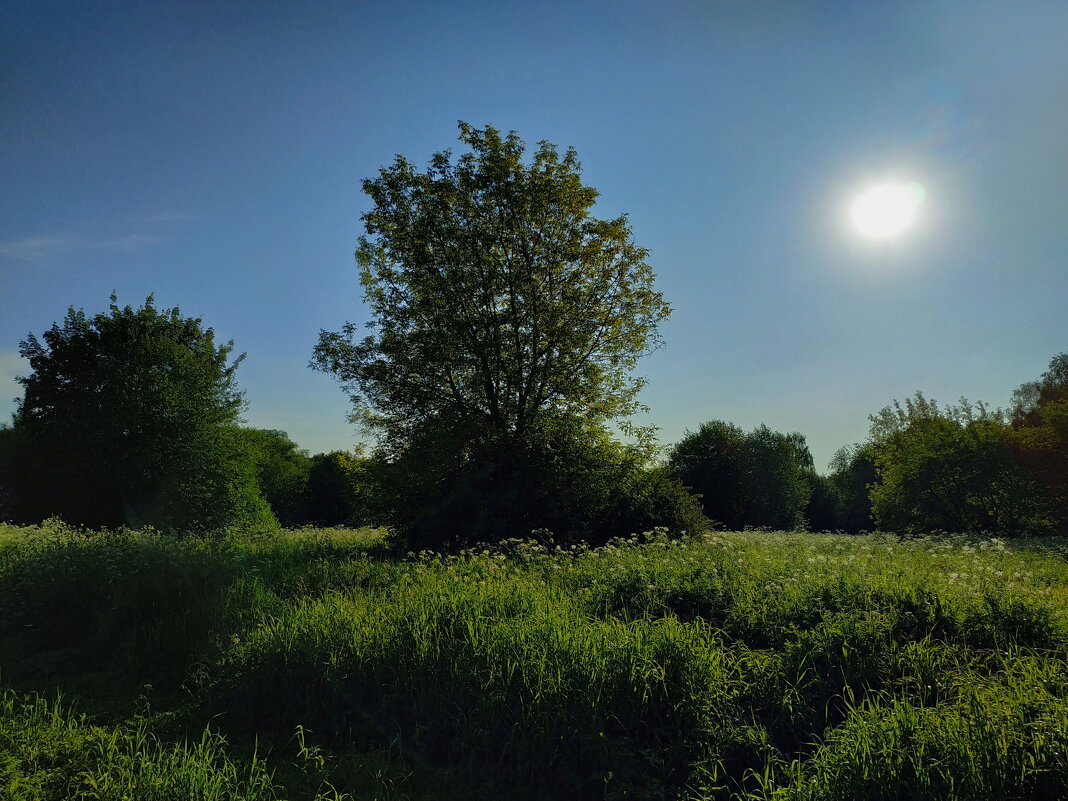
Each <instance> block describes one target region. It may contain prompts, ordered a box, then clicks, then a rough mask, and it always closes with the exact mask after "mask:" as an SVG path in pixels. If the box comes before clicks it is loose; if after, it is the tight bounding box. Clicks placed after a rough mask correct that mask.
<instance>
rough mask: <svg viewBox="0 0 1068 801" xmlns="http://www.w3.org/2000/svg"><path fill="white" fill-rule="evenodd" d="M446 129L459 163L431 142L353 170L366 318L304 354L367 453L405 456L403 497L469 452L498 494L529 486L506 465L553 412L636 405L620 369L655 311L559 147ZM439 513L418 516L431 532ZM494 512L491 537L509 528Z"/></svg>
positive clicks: (627, 252)
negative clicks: (379, 165)
mask: <svg viewBox="0 0 1068 801" xmlns="http://www.w3.org/2000/svg"><path fill="white" fill-rule="evenodd" d="M460 139H461V141H462V142H463V143H464V144H466V145H467V146H469V147H470V149H471V152H469V153H466V154H464V155H462V156H460V157H459V158H458V159H455V160H454V159H453V158H452V156H451V154H450V153H449V152H447V151H446V152H441V153H438V154H436V155H435V156H433V157H432V159H431V161H430V165H429V168H428V169H427V171H426V172H419V171H418V170H417V169H416V168H415V166H414V165H413V164H412V163H411V162H409V161H408V160H407V159H405V158H403V157H398V158H397V160H396V161H395V162H394V164H393V165H392V166H391V167H389V168H384V169H382V170H381V171H380V173H379V176H378V177H377V178H375V179H372V180H367V181H365V182H364V184H363V188H364V191H365V192H366V193H367V194H368V195H369V196H370V198H371V200H372V203H373V208H372V210H371V211H369V212H367V213H366V214H365V215H364V216H363V222H364V225H365V229H366V234H365V236H363V237H361V238H360V241H359V247H358V248H357V251H356V258H357V262H358V265H359V268H360V275H361V282H362V284H363V288H364V293H365V294H364V299H365V302H366V304H367V305H368V307H369V309H370V313H371V322H370V324H369V328H370V331H369V333H368V334H367V335H366V336H363V337H362V338H361V337H360V336H359V335H358V332H357V328H356V326H355V325H353V324H351V323H349V324H347V325H346V326H345V327H344V328H343V329H342V331H341V332H340V333H328V332H325V331H324V332H322V333H321V335H320V339H319V344H318V346H317V347H316V349H315V355H314V359H313V365H314V366H316V367H318V368H319V369H322V370H325V371H329V372H332V373H333V374H334V375H336V376H337V377H338V378H339V379H340V380H341V381H342V383H343V385H344V386H345V387H346V389H347V390H348V392H349V394H350V396H351V397H352V400H353V403H354V407H355V411H356V415H357V417H358V418H359V419H361V420H362V421H363V422H364V423H365V424H366V425H367V426H369V427H370V429H371V430H372V431H374V432H375V433H376V434H377V435H378V437H379V442H380V451H379V453H380V454H381V455H382V457H383V458H384V459H385V460H386V461H387V462H390V461H396V462H398V463H400V462H403V463H405V464H407V465H409V466H410V467H411V470H410V479H409V481H408V483H407V487H408V492H409V498H410V500H411V501H412V503H414V504H416V505H420V504H422V502H423V500H425V499H430V498H435V497H439V495H440V493H439V492H438V489H439V488H440V487H441V486H445V485H452V484H454V483H455V482H456V480H457V479H456V477H457V476H458V475H465V476H469V477H471V479H472V481H475V479H474V476H475V475H476V474H477V473H478V471H479V470H480V469H481V468H480V465H494V467H493V469H494V471H496V472H495V474H494V477H493V479H492V481H493V483H494V484H495V486H497V487H498V488H499V489H498V491H499V492H502V493H504V494H506V495H515V494H517V493H519V492H521V491H523V490H524V488H525V489H526V490H527V491H531V490H532V488H531V487H529V486H525V482H526V481H527V478H526V477H525V476H524V474H523V472H522V470H520V469H519V468H520V466H521V465H522V464H525V463H526V462H527V461H529V460H534V461H537V460H538V459H539V458H540V457H537V456H536V454H537V453H538V452H539V449H543V448H546V447H550V443H548V442H545V441H542V440H540V439H539V437H541V436H543V435H544V434H545V432H546V431H549V430H551V429H552V427H553V425H555V424H556V422H558V421H560V420H562V419H564V418H566V417H573V418H575V419H576V420H581V421H584V422H583V423H582V424H581V425H580V426H579V428H581V429H582V430H584V431H591V430H593V428H596V427H597V426H598V425H600V424H602V423H604V422H606V421H608V420H612V419H618V418H622V417H626V416H627V415H629V414H630V413H631V412H633V411H635V410H636V409H638V408H639V404H638V401H637V394H638V392H639V390H640V389H641V386H642V380H641V379H638V378H634V377H632V376H631V375H630V371H631V370H632V369H633V368H634V367H635V365H636V363H637V361H638V359H639V357H640V356H642V355H643V354H645V353H647V352H648V351H649V350H651V349H653V348H655V347H656V346H657V345H658V344H659V342H660V339H659V336H658V333H657V327H658V324H659V323H660V322H661V321H662V320H663V319H664V318H666V317H667V315H668V313H669V311H670V308H669V306H668V305H667V304H666V303H665V302H664V299H663V297H662V295H661V294H660V293H659V292H656V291H655V290H654V288H653V278H654V276H653V272H652V270H651V269H650V268H649V265H648V264H646V262H645V258H646V255H647V253H646V250H645V249H644V248H641V247H639V246H638V245H636V244H635V243H634V242H633V240H632V238H631V230H630V226H629V224H628V222H627V219H626V217H618V218H616V219H612V220H601V219H597V218H595V217H593V216H592V214H591V209H592V207H593V205H594V202H595V199H596V197H597V191H596V190H594V189H592V188H591V187H588V186H584V185H583V183H582V181H581V177H580V167H579V161H578V157H577V155H576V154H575V152H574V151H573V150H568V151H566V152H565V153H564V154H563V156H561V155H560V154H559V153H558V152H557V149H556V148H555V147H554V146H553V145H551V144H549V143H547V142H541V143H539V146H538V149H537V150H536V152H535V153H534V154H533V158H532V160H531V161H530V163H527V162H525V161H524V154H525V145H524V143H523V141H522V140H521V139H520V138H519V137H518V136H517V135H516V134H515V133H510V134H508V135H506V136H505V135H502V134H501V133H500V132H499V131H497V130H496V129H494V128H492V127H487V128H486V129H485V130H477V129H475V128H473V127H471V126H470V125H467V124H465V123H461V124H460ZM550 421H555V422H552V424H550ZM587 424H588V425H587ZM591 427H592V428H591ZM637 433H639V434H640V433H641V432H640V431H637ZM442 448H445V449H447V450H446V451H443V450H442ZM415 454H420V456H419V457H418V459H417V458H416V456H415ZM417 461H418V465H415V464H413V463H414V462H417ZM416 467H418V469H415V468H416ZM475 483H476V484H477V483H478V482H477V481H475ZM392 486H394V487H398V488H399V487H400V486H401V485H399V484H396V483H394V484H393V485H392ZM535 486H537V487H542V488H543V489H540V490H539V491H544V492H547V493H549V496H551V495H552V494H553V493H555V492H557V491H562V490H566V489H567V488H565V487H561V486H553V487H550V488H544V487H543V485H542V484H540V483H539V484H536V485H535ZM441 497H444V496H441ZM454 500H455V496H454ZM552 502H553V499H552V498H551V497H548V496H547V497H544V498H542V499H540V500H535V499H533V498H532V499H530V500H529V503H530V505H531V507H532V508H538V507H546V508H547V507H548V506H551V505H552ZM443 503H445V501H443ZM450 503H451V502H450ZM398 504H400V505H401V506H403V503H402V502H401V501H399V500H398V501H397V503H394V504H393V506H394V508H398ZM457 508H461V507H457ZM478 513H479V514H483V513H485V514H489V513H490V512H489V510H488V508H481V507H480V509H479V510H478ZM445 517H449V516H448V515H445V516H444V517H443V516H440V515H439V516H435V515H431V516H430V518H433V519H438V520H439V523H438V524H436V525H437V526H438V527H439V529H440V527H441V525H442V524H441V522H440V521H441V520H442V519H444V518H445ZM508 520H514V517H511V516H510V517H509V518H508ZM396 522H397V525H402V526H403V525H414V523H413V521H412V518H410V517H409V518H408V520H407V523H405V522H403V521H401V520H400V519H399V518H398V519H397V521H396ZM528 522H533V521H528ZM505 524H506V521H501V525H500V526H499V527H498V529H499V532H498V533H499V535H500V536H511V535H514V534H523V533H525V532H524V531H522V530H505ZM458 525H460V528H458V529H456V530H455V531H453V532H452V533H451V534H445V533H444V532H443V530H442V532H443V533H442V536H444V537H450V536H452V535H453V534H456V535H460V534H462V532H463V527H462V524H458ZM535 525H537V523H535Z"/></svg>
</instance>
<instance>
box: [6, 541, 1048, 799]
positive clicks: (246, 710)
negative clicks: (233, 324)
mask: <svg viewBox="0 0 1068 801" xmlns="http://www.w3.org/2000/svg"><path fill="white" fill-rule="evenodd" d="M5 536H6V538H5ZM1066 554H1068V547H1066V543H1065V542H1063V541H1058V540H1047V541H1045V542H1041V543H1021V542H1012V543H1008V542H1002V541H999V540H996V539H995V540H989V539H986V540H983V539H974V538H972V539H970V538H963V537H943V538H932V539H920V540H902V539H898V538H895V537H888V536H879V537H841V536H833V535H812V534H799V533H781V532H778V533H776V532H743V533H723V532H717V533H710V534H705V535H702V536H698V537H692V538H689V539H686V540H683V541H672V540H669V539H667V537H666V536H664V535H662V534H658V533H656V532H653V533H650V534H648V535H644V536H642V537H633V538H630V539H628V540H618V541H615V542H613V543H610V544H609V545H608V546H606V547H603V548H599V549H587V548H583V547H581V546H571V547H569V548H566V549H564V548H554V547H552V546H549V545H544V544H537V543H533V542H525V541H520V540H512V541H506V542H504V543H502V544H501V545H500V546H497V547H494V548H485V549H471V550H468V551H465V552H462V553H460V554H456V555H451V556H445V555H440V554H433V553H423V554H409V555H407V556H406V557H400V556H394V555H391V553H390V552H389V551H388V550H386V549H385V548H383V547H382V543H381V541H380V540H379V539H376V535H374V534H372V533H368V532H360V533H345V532H331V533H321V532H312V531H305V532H292V533H287V534H282V535H277V536H265V537H260V538H249V537H243V538H242V537H222V538H219V539H216V540H212V541H209V540H181V541H174V540H167V539H164V538H162V537H160V536H158V535H155V534H153V533H151V532H148V533H146V532H140V533H138V532H111V533H102V534H91V533H85V532H72V531H70V530H68V529H64V528H62V527H60V528H58V529H57V528H56V527H54V526H53V527H51V528H49V527H46V529H45V530H35V531H29V532H26V531H23V532H19V533H12V532H11V531H8V532H7V534H6V535H5V532H4V531H0V613H2V617H0V670H2V671H3V674H2V675H3V676H7V677H9V678H10V679H12V680H14V681H15V682H16V684H18V685H19V686H21V687H22V688H23V689H26V688H27V687H29V686H31V685H33V684H34V682H36V683H37V684H38V685H39V686H41V687H42V688H45V687H46V685H47V687H52V686H56V687H65V686H78V687H79V688H80V689H81V690H82V692H83V695H84V696H86V700H88V701H92V700H93V696H94V693H95V694H96V695H97V696H102V695H103V694H104V693H103V691H102V690H100V688H101V687H103V686H104V684H105V683H106V684H107V685H108V686H110V687H114V686H126V687H128V688H129V695H130V697H133V696H135V695H136V694H137V691H138V688H141V687H143V685H144V683H146V682H148V683H152V684H154V686H156V687H170V694H169V695H167V694H166V693H165V692H161V693H160V695H159V697H158V699H157V701H156V703H158V704H162V705H163V706H164V707H167V708H172V709H175V710H177V709H179V708H180V709H181V718H182V720H183V721H185V723H184V724H183V725H184V726H185V729H184V730H185V731H187V732H191V733H193V734H196V733H197V732H200V731H203V725H204V723H206V722H207V721H209V720H210V721H212V725H213V726H214V727H216V728H217V729H218V730H219V731H224V732H225V733H226V736H227V738H228V739H229V740H230V741H231V742H232V743H234V744H236V745H237V746H239V750H240V752H241V759H242V760H244V762H242V763H241V764H245V765H246V767H247V766H248V765H251V764H253V763H252V762H251V761H250V760H251V759H252V756H251V755H252V754H253V753H256V752H254V751H253V747H252V744H253V743H256V742H259V743H261V744H262V745H263V748H264V750H263V752H262V754H263V756H257V757H256V759H267V761H268V764H269V765H271V766H272V768H273V769H275V770H276V774H275V778H274V779H273V780H272V781H273V782H275V783H276V785H277V787H284V788H286V789H285V791H284V793H283V795H282V796H281V797H294V798H296V797H300V798H313V797H315V795H316V794H318V793H325V792H333V791H336V792H337V793H338V794H341V793H344V792H353V793H362V794H363V795H364V796H366V797H382V798H386V797H389V798H417V797H447V796H449V795H450V794H452V795H454V796H455V797H479V796H485V795H489V794H499V795H503V796H505V797H508V798H516V799H523V798H544V797H564V798H575V799H583V798H590V799H593V798H597V799H604V798H609V799H615V798H636V799H657V798H664V799H668V798H671V799H674V798H687V799H728V798H752V799H778V800H781V799H857V798H885V799H892V798H916V799H920V798H924V799H927V798H930V799H935V798H944V799H961V800H962V801H963V800H964V799H1014V798H1015V799H1025V798H1050V799H1054V798H1061V797H1066V796H1068V761H1066V760H1068V561H1066ZM58 657H62V658H58ZM42 665H44V666H46V667H47V668H48V670H47V671H45V672H42V671H41V666H42ZM85 675H89V676H95V677H96V678H95V679H93V681H95V682H96V684H95V685H94V684H93V683H92V682H89V683H88V684H86V683H85V682H83V684H81V685H78V684H77V682H76V681H75V679H76V677H77V676H83V677H84V676H85ZM46 679H47V681H46ZM94 687H95V688H96V689H94ZM5 714H8V715H9V716H10V715H13V714H15V713H13V712H9V713H5ZM101 714H109V715H111V717H112V718H115V719H117V720H121V719H122V718H123V717H124V716H125V717H128V716H129V715H131V714H133V712H132V711H131V710H130V709H129V708H126V709H124V708H123V707H122V704H121V703H119V702H118V701H113V703H112V705H111V707H110V708H109V710H108V711H107V712H106V713H104V712H102V713H101ZM15 716H16V717H17V715H15ZM80 725H88V724H85V723H84V722H83V724H80ZM121 725H128V724H121ZM198 726H199V728H198ZM294 732H300V733H301V735H300V736H301V737H302V738H304V737H305V736H307V737H308V738H310V739H308V740H307V741H305V740H304V739H301V741H300V744H299V747H297V746H296V745H294ZM306 732H307V733H308V734H307V735H305V733H306ZM51 736H52V735H50V734H43V735H42V737H43V738H44V739H45V740H47V739H48V738H49V737H51ZM146 736H147V731H146ZM172 739H174V744H172V745H171V746H168V747H171V748H178V747H179V745H178V743H179V740H178V739H177V738H176V737H172ZM313 740H314V743H315V745H314V746H309V745H307V744H306V743H310V742H312V741H313ZM213 742H215V741H213ZM183 747H184V746H183ZM213 747H221V746H220V745H219V743H218V742H216V746H213ZM115 759H116V763H115V764H116V766H117V767H116V770H120V768H119V767H118V765H119V763H120V762H121V760H120V759H119V758H118V757H116V758H115ZM146 759H148V757H146ZM149 761H151V760H150V759H149ZM313 762H314V763H315V764H314V770H311V769H309V764H311V763H313ZM256 764H258V763H256ZM123 770H125V769H123ZM176 770H177V768H176ZM249 775H251V774H249ZM265 775H266V774H265ZM276 785H272V786H276ZM265 787H266V785H265ZM329 788H333V789H329ZM257 792H260V791H257ZM262 792H263V793H264V794H263V795H262V797H264V798H270V797H271V796H270V795H269V794H267V793H268V791H267V790H266V789H265V790H263V791H262ZM270 792H275V790H271V791H270ZM278 792H283V791H282V790H278ZM285 793H288V795H286V794H285ZM220 797H229V796H220ZM234 797H240V796H234ZM360 797H363V796H360Z"/></svg>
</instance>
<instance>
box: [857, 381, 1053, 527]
mask: <svg viewBox="0 0 1068 801" xmlns="http://www.w3.org/2000/svg"><path fill="white" fill-rule="evenodd" d="M871 420H872V453H873V458H874V462H875V467H876V470H877V471H878V475H879V481H878V482H877V483H875V484H873V485H872V487H871V502H872V513H873V515H874V517H875V520H876V522H877V524H878V526H879V528H880V529H882V530H889V531H904V532H910V533H926V532H930V531H934V530H948V531H990V532H996V533H998V534H1001V535H1005V536H1013V535H1018V534H1021V533H1028V532H1032V531H1034V530H1035V529H1036V528H1041V527H1042V526H1043V524H1044V518H1043V512H1044V510H1043V508H1042V507H1043V504H1042V502H1041V499H1040V495H1039V493H1038V492H1037V488H1036V487H1035V485H1034V482H1033V481H1032V480H1031V479H1030V478H1029V477H1028V475H1027V474H1026V473H1025V472H1024V471H1023V470H1022V469H1021V468H1020V466H1019V465H1018V464H1017V462H1016V460H1015V459H1014V457H1013V453H1012V450H1011V443H1010V438H1009V428H1008V426H1007V425H1006V424H1005V423H1004V421H1003V420H1002V418H1001V416H1000V414H999V413H997V412H991V411H990V410H989V409H987V408H986V407H985V406H983V405H982V404H979V405H978V406H972V405H971V404H969V403H967V401H964V400H963V399H962V403H961V405H960V406H958V407H948V408H945V409H941V408H939V406H938V404H937V403H936V402H935V401H933V400H928V399H926V398H924V397H923V395H922V394H921V393H919V392H917V393H916V395H915V396H914V398H911V399H909V400H907V401H906V403H905V405H904V406H902V405H901V404H900V403H898V402H897V401H895V402H894V403H893V405H892V406H888V407H886V408H885V409H883V410H882V411H881V412H880V413H879V414H878V415H873V416H872V418H871Z"/></svg>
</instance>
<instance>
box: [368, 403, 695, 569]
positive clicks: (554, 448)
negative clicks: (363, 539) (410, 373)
mask: <svg viewBox="0 0 1068 801" xmlns="http://www.w3.org/2000/svg"><path fill="white" fill-rule="evenodd" d="M472 441H477V440H474V437H473V436H472V434H471V432H465V431H462V430H460V431H456V430H450V429H446V428H444V427H442V428H437V427H434V428H431V429H430V430H428V431H427V432H426V433H425V434H423V435H422V436H421V437H419V438H417V439H415V440H413V442H412V444H411V445H410V447H409V448H408V449H406V450H405V451H404V452H403V453H401V454H398V455H397V456H396V457H395V458H394V459H392V460H390V461H382V462H380V463H378V466H377V467H373V468H372V471H373V472H375V473H376V475H377V480H378V483H379V485H380V487H381V494H380V495H379V501H380V502H381V503H382V504H383V506H382V507H381V508H380V513H381V514H382V516H383V517H385V519H387V520H388V521H389V522H390V524H391V525H392V526H393V528H394V529H395V531H396V532H397V533H398V534H399V535H400V536H401V538H402V539H403V540H404V541H405V542H406V543H407V544H408V545H409V547H412V548H417V549H418V548H427V547H429V548H438V547H441V546H444V545H456V544H463V543H472V542H493V541H498V540H501V539H505V538H508V537H525V536H529V535H530V534H531V532H549V533H551V535H552V536H553V537H554V538H555V539H557V540H558V541H560V540H586V541H589V542H595V543H597V542H604V541H606V540H608V539H609V538H611V537H616V536H621V535H628V534H631V533H637V532H642V531H647V530H650V529H652V528H654V527H658V526H665V527H668V528H671V529H673V530H675V531H680V530H689V531H694V530H699V529H701V528H704V527H706V526H707V520H706V519H705V518H704V517H703V516H702V515H701V513H700V511H699V507H698V505H697V504H696V502H695V500H694V499H693V498H692V497H691V496H690V495H689V494H688V493H687V492H686V491H685V490H684V489H683V487H682V485H681V484H680V483H679V482H678V481H677V480H676V479H675V478H674V477H673V476H670V475H668V474H666V473H665V472H664V471H663V470H661V469H658V468H653V469H650V468H648V467H647V466H646V459H645V457H644V455H643V454H642V453H641V451H640V450H638V449H636V448H628V447H626V446H623V445H621V444H619V443H618V442H616V441H615V440H613V439H612V438H611V437H610V436H609V435H608V433H607V432H606V431H605V430H604V429H603V428H601V427H600V426H594V425H591V424H589V423H586V422H583V421H581V420H579V419H576V418H564V417H560V418H553V419H545V418H543V419H542V420H540V421H539V425H538V426H537V427H534V428H531V429H528V432H527V435H526V437H525V438H524V440H523V441H522V443H521V444H519V445H517V444H516V442H515V440H514V439H511V438H509V439H508V440H504V441H492V440H482V441H479V442H478V445H477V446H475V447H472V445H471V443H472Z"/></svg>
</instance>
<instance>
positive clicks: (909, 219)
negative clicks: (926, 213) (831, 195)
mask: <svg viewBox="0 0 1068 801" xmlns="http://www.w3.org/2000/svg"><path fill="white" fill-rule="evenodd" d="M925 194H926V192H925V191H924V188H923V186H922V185H921V184H918V183H916V182H915V181H911V182H909V183H885V184H877V185H876V186H871V187H868V188H867V189H865V190H864V191H863V192H861V193H860V195H858V196H857V198H856V199H855V200H854V201H853V205H852V206H851V207H850V214H849V216H850V219H851V220H852V221H853V227H854V228H855V229H856V230H857V232H858V233H859V234H861V235H862V236H864V237H867V238H868V239H894V238H895V237H897V236H900V235H901V234H902V233H904V232H905V231H906V230H908V229H909V228H910V227H912V225H913V224H914V223H915V222H916V218H917V217H918V216H919V213H920V206H922V205H923V200H924V196H925Z"/></svg>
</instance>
